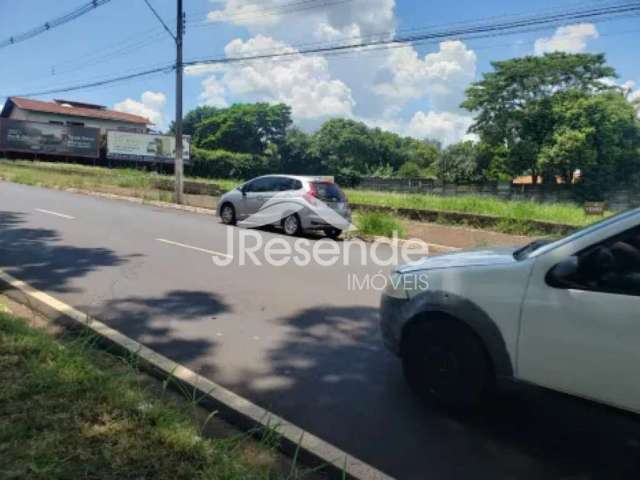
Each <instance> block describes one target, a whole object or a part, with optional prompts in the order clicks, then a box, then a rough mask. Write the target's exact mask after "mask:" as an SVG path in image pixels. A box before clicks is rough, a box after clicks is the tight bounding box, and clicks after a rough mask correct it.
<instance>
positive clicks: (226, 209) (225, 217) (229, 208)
mask: <svg viewBox="0 0 640 480" xmlns="http://www.w3.org/2000/svg"><path fill="white" fill-rule="evenodd" d="M220 218H222V223H224V224H225V225H235V224H236V209H235V208H233V205H231V204H230V203H225V204H224V205H223V206H222V208H221V209H220Z"/></svg>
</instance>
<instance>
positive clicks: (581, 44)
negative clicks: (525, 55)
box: [534, 23, 600, 55]
mask: <svg viewBox="0 0 640 480" xmlns="http://www.w3.org/2000/svg"><path fill="white" fill-rule="evenodd" d="M599 36H600V34H599V33H598V29H597V28H596V26H595V25H594V24H592V23H578V24H576V25H567V26H565V27H559V28H557V29H556V31H555V33H554V34H553V35H552V36H551V37H543V38H539V39H537V40H536V43H535V45H534V51H535V54H536V55H542V54H544V53H548V52H556V51H559V52H567V53H580V52H584V51H585V50H586V48H587V42H588V41H589V40H592V39H596V38H598V37H599Z"/></svg>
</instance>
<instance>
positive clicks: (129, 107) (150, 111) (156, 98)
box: [113, 91, 167, 127]
mask: <svg viewBox="0 0 640 480" xmlns="http://www.w3.org/2000/svg"><path fill="white" fill-rule="evenodd" d="M140 100H141V101H140V102H138V101H136V100H133V99H132V98H127V99H125V100H123V101H122V102H118V103H116V104H115V105H114V106H113V109H114V110H117V111H119V112H126V113H132V114H134V115H140V116H142V117H146V118H148V119H149V120H151V122H152V123H154V124H155V125H156V126H158V127H162V126H163V123H164V112H163V110H164V107H165V106H166V104H167V97H166V95H165V94H164V93H162V92H152V91H146V92H144V93H143V94H142V96H141V97H140Z"/></svg>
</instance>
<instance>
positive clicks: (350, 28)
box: [187, 0, 477, 144]
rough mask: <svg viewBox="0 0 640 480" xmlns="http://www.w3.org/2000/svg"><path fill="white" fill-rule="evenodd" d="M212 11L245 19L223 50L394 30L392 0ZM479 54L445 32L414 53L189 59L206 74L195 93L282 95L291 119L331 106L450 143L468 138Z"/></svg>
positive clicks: (220, 101) (273, 47) (227, 1)
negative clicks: (464, 104)
mask: <svg viewBox="0 0 640 480" xmlns="http://www.w3.org/2000/svg"><path fill="white" fill-rule="evenodd" d="M214 3H216V6H215V7H214V9H213V11H212V12H210V13H209V16H208V19H209V21H215V22H226V23H230V24H233V25H235V26H239V27H243V28H246V29H247V31H248V33H249V34H250V35H251V36H252V37H251V38H250V39H248V40H247V39H237V40H234V41H232V42H230V43H229V44H228V45H227V47H226V48H225V53H226V55H227V56H228V57H232V56H233V57H237V56H246V55H250V54H252V53H253V54H255V53H256V52H258V51H261V52H263V53H264V52H268V51H283V52H292V53H295V52H296V50H295V48H294V47H292V45H296V44H305V43H309V42H313V41H322V42H332V43H336V44H338V43H346V42H353V41H357V40H358V39H360V38H362V37H365V38H376V37H378V38H379V37H382V38H391V37H393V35H394V34H395V29H396V24H397V20H396V16H395V11H394V9H395V3H396V2H395V0H353V1H351V2H344V3H334V4H329V5H324V6H323V7H322V8H304V9H303V8H302V7H301V8H300V11H297V12H296V11H294V12H292V11H291V10H292V9H291V8H287V9H286V10H288V12H287V13H286V14H285V13H284V11H285V9H284V8H281V7H282V0H262V1H261V2H260V3H259V4H257V3H256V2H255V0H215V2H214ZM476 64H477V56H476V54H475V52H474V51H473V50H471V49H470V48H468V47H467V46H466V45H465V44H464V43H463V42H460V41H447V42H442V43H441V44H440V45H439V47H438V49H437V51H435V52H432V53H429V54H427V55H424V56H423V55H419V54H418V53H417V51H416V50H415V49H414V48H413V47H411V46H404V47H402V48H392V49H389V50H376V51H371V52H369V51H367V49H363V50H361V51H358V52H355V53H353V54H351V55H345V56H342V55H338V56H328V57H323V56H320V55H312V56H297V55H294V56H292V57H289V58H287V59H286V60H282V59H280V60H259V61H251V62H246V63H236V64H226V65H215V66H206V67H194V68H189V69H188V70H187V73H188V74H190V75H204V74H207V75H209V77H208V78H206V79H205V80H204V81H203V83H202V87H203V92H202V94H201V97H200V99H201V101H202V102H204V103H209V104H212V105H224V104H225V103H230V102H232V101H269V102H284V103H287V104H289V105H290V106H291V107H292V111H293V117H294V120H295V121H296V123H297V124H299V125H301V126H303V127H304V128H307V129H312V128H314V127H317V126H318V125H319V124H320V122H321V121H323V120H324V119H326V118H329V117H332V116H343V117H351V118H356V119H361V120H362V121H364V122H365V123H367V124H369V125H371V126H378V127H380V128H383V129H386V130H391V131H395V132H397V133H399V134H402V135H414V136H417V137H420V138H433V139H437V140H440V141H442V142H443V143H444V144H449V143H452V142H455V141H458V140H460V139H463V138H468V136H467V135H466V130H467V128H468V127H469V125H470V124H471V119H470V117H469V116H467V115H465V114H464V112H462V111H461V110H460V108H459V104H460V103H461V101H462V100H463V98H464V90H465V88H466V87H467V86H468V85H469V83H470V82H472V81H473V80H474V79H475V76H476V69H477V67H476Z"/></svg>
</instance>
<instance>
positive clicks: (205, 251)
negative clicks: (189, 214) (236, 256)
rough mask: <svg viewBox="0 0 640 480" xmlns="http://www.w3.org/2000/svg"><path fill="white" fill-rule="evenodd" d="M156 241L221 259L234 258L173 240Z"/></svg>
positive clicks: (160, 239) (162, 239)
mask: <svg viewBox="0 0 640 480" xmlns="http://www.w3.org/2000/svg"><path fill="white" fill-rule="evenodd" d="M156 240H157V241H158V242H162V243H165V244H167V245H173V246H174V247H182V248H188V249H189V250H195V251H196V252H202V253H208V254H209V255H217V256H219V257H225V258H233V257H232V256H231V255H227V254H226V253H222V252H216V251H215V250H208V249H206V248H200V247H194V246H193V245H186V244H184V243H180V242H174V241H172V240H166V239H164V238H156Z"/></svg>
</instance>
